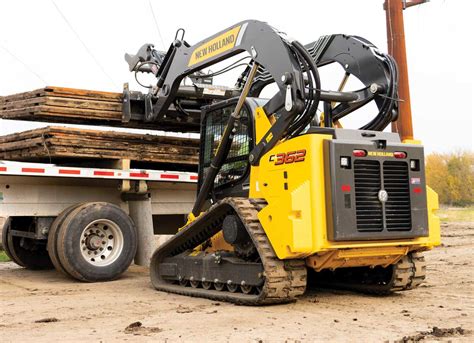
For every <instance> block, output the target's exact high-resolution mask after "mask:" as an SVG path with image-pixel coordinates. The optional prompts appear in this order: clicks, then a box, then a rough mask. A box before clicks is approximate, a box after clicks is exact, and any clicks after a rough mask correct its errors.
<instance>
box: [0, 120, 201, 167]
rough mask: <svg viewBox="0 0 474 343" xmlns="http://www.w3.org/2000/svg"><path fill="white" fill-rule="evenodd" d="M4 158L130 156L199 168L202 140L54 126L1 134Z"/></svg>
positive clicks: (1, 147) (112, 157) (127, 157)
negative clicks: (200, 143) (200, 141)
mask: <svg viewBox="0 0 474 343" xmlns="http://www.w3.org/2000/svg"><path fill="white" fill-rule="evenodd" d="M0 159H3V160H16V161H38V162H43V161H61V159H68V160H70V159H110V160H118V159H129V160H135V161H140V162H153V163H158V164H168V165H169V164H172V165H176V166H192V167H195V166H196V165H197V164H198V161H199V140H198V139H190V138H176V137H169V136H155V135H148V134H134V133H126V132H113V131H98V130H84V129H77V128H69V127H53V126H51V127H45V128H40V129H35V130H29V131H25V132H21V133H15V134H10V135H6V136H2V137H0Z"/></svg>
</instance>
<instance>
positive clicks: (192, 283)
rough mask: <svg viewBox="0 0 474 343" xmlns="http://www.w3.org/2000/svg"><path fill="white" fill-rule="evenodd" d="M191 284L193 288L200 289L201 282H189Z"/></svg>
mask: <svg viewBox="0 0 474 343" xmlns="http://www.w3.org/2000/svg"><path fill="white" fill-rule="evenodd" d="M189 283H190V284H191V287H192V288H198V287H199V281H189Z"/></svg>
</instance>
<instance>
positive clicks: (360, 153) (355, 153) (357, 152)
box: [352, 149, 367, 157]
mask: <svg viewBox="0 0 474 343" xmlns="http://www.w3.org/2000/svg"><path fill="white" fill-rule="evenodd" d="M352 156H354V157H365V156H367V151H365V150H358V149H357V150H353V151H352Z"/></svg>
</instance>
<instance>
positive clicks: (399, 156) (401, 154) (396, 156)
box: [393, 151, 407, 158]
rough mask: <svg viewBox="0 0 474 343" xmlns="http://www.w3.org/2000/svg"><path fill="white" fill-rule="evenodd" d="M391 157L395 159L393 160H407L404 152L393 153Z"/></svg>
mask: <svg viewBox="0 0 474 343" xmlns="http://www.w3.org/2000/svg"><path fill="white" fill-rule="evenodd" d="M393 157H395V158H407V154H406V152H403V151H395V152H394V153H393Z"/></svg>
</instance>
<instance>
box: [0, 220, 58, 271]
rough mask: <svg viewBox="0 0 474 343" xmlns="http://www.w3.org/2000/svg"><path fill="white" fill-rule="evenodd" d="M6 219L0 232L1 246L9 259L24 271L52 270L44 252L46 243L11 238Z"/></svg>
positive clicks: (24, 238)
mask: <svg viewBox="0 0 474 343" xmlns="http://www.w3.org/2000/svg"><path fill="white" fill-rule="evenodd" d="M12 220H13V218H11V217H10V218H8V219H7V221H6V222H5V225H4V227H3V230H2V244H3V246H4V249H5V252H6V254H7V255H8V257H10V259H11V260H12V261H13V262H15V263H16V264H18V265H19V266H22V267H24V268H26V269H33V270H37V269H52V268H53V264H52V263H51V259H50V258H49V256H48V252H47V251H46V242H44V241H39V240H36V239H31V238H26V237H19V236H13V235H12V234H11V222H12Z"/></svg>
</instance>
